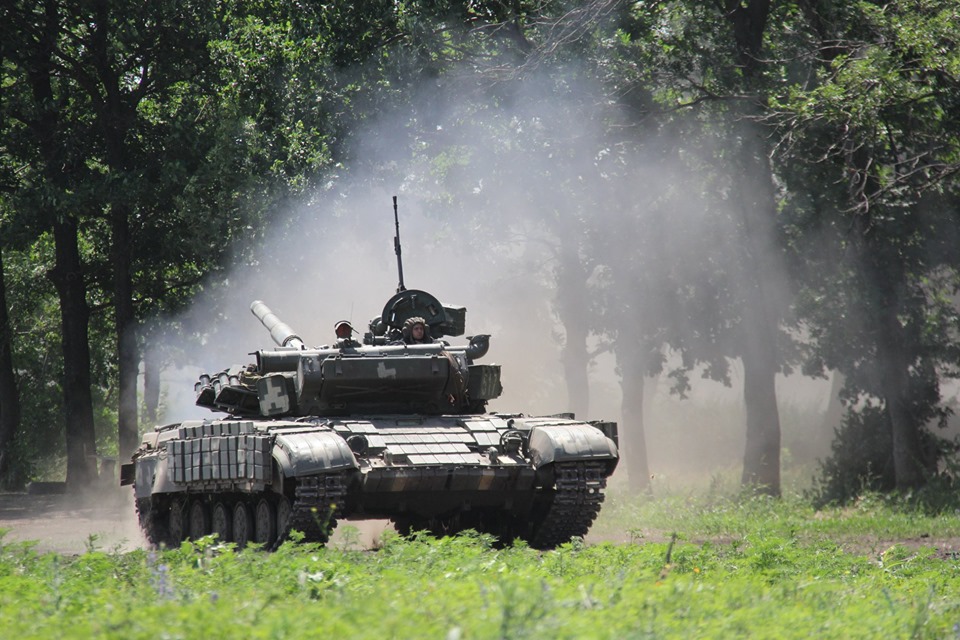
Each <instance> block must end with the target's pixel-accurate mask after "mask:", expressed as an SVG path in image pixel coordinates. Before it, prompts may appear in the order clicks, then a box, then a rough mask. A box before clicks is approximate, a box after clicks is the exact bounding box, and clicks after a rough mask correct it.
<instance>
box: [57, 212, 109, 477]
mask: <svg viewBox="0 0 960 640" xmlns="http://www.w3.org/2000/svg"><path fill="white" fill-rule="evenodd" d="M77 236H78V229H77V222H76V220H74V219H73V218H69V217H65V218H60V219H58V220H56V222H54V225H53V237H54V243H55V249H54V250H55V254H56V263H55V265H54V268H53V271H52V272H51V273H50V278H51V280H52V281H53V284H54V285H55V286H56V288H57V294H58V295H59V297H60V317H61V322H62V331H63V335H62V341H63V399H64V411H65V413H66V439H67V486H68V487H69V488H70V489H82V488H84V487H85V486H87V485H89V484H90V483H91V482H92V481H93V480H94V479H95V478H96V477H97V460H96V453H97V448H96V436H95V433H94V426H93V400H92V398H91V395H90V344H89V341H88V336H87V329H88V325H89V320H90V309H89V307H88V306H87V288H86V283H85V282H84V278H83V268H82V265H81V261H80V250H79V247H78V242H77V240H78V239H77Z"/></svg>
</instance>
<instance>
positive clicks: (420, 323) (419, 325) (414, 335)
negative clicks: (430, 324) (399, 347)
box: [403, 317, 430, 343]
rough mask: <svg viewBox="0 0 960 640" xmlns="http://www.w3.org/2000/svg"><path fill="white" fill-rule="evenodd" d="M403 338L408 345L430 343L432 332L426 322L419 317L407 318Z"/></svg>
mask: <svg viewBox="0 0 960 640" xmlns="http://www.w3.org/2000/svg"><path fill="white" fill-rule="evenodd" d="M403 338H404V340H405V341H406V342H407V343H411V342H429V341H430V330H429V329H428V328H427V322H426V320H424V319H423V318H419V317H413V318H407V320H406V322H404V323H403Z"/></svg>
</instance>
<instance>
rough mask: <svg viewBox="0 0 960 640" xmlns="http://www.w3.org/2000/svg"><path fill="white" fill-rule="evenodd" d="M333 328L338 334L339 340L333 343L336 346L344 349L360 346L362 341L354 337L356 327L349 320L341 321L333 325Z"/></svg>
mask: <svg viewBox="0 0 960 640" xmlns="http://www.w3.org/2000/svg"><path fill="white" fill-rule="evenodd" d="M333 330H334V332H335V333H336V334H337V341H336V342H335V343H334V345H333V346H334V348H338V349H344V348H354V347H359V346H360V343H359V342H357V341H356V340H354V339H353V334H354V331H355V329H354V328H353V325H351V324H350V322H349V321H348V320H341V321H339V322H338V323H337V324H335V325H333Z"/></svg>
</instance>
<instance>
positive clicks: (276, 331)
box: [250, 300, 307, 349]
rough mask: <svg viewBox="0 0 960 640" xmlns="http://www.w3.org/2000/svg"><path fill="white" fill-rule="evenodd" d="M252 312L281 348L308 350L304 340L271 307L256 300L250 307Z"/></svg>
mask: <svg viewBox="0 0 960 640" xmlns="http://www.w3.org/2000/svg"><path fill="white" fill-rule="evenodd" d="M250 311H252V312H253V315H255V316H257V319H258V320H259V321H260V322H261V323H262V324H263V326H264V327H266V328H267V331H269V332H270V337H271V338H273V341H274V342H276V343H277V344H278V345H280V346H281V347H293V348H295V349H306V348H307V345H306V344H304V342H303V339H302V338H301V337H300V336H298V335H297V334H296V333H295V332H294V331H293V329H291V328H290V326H289V325H288V324H287V323H285V322H283V321H282V320H281V319H280V318H278V317H277V316H276V315H275V314H274V313H273V311H270V307H268V306H267V305H265V304H264V303H263V302H261V301H260V300H254V301H253V303H252V304H251V305H250Z"/></svg>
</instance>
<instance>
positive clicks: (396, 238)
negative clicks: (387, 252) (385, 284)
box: [393, 196, 407, 293]
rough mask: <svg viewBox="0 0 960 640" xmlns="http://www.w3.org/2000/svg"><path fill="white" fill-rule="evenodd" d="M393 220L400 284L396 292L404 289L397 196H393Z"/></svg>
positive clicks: (394, 244)
mask: <svg viewBox="0 0 960 640" xmlns="http://www.w3.org/2000/svg"><path fill="white" fill-rule="evenodd" d="M393 222H394V224H395V225H396V226H397V235H395V236H393V250H394V252H395V253H396V254H397V271H398V272H399V273H400V284H399V285H397V293H400V292H401V291H406V290H407V288H406V287H405V286H403V258H401V257H400V253H401V251H400V217H399V216H398V215H397V196H393Z"/></svg>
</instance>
